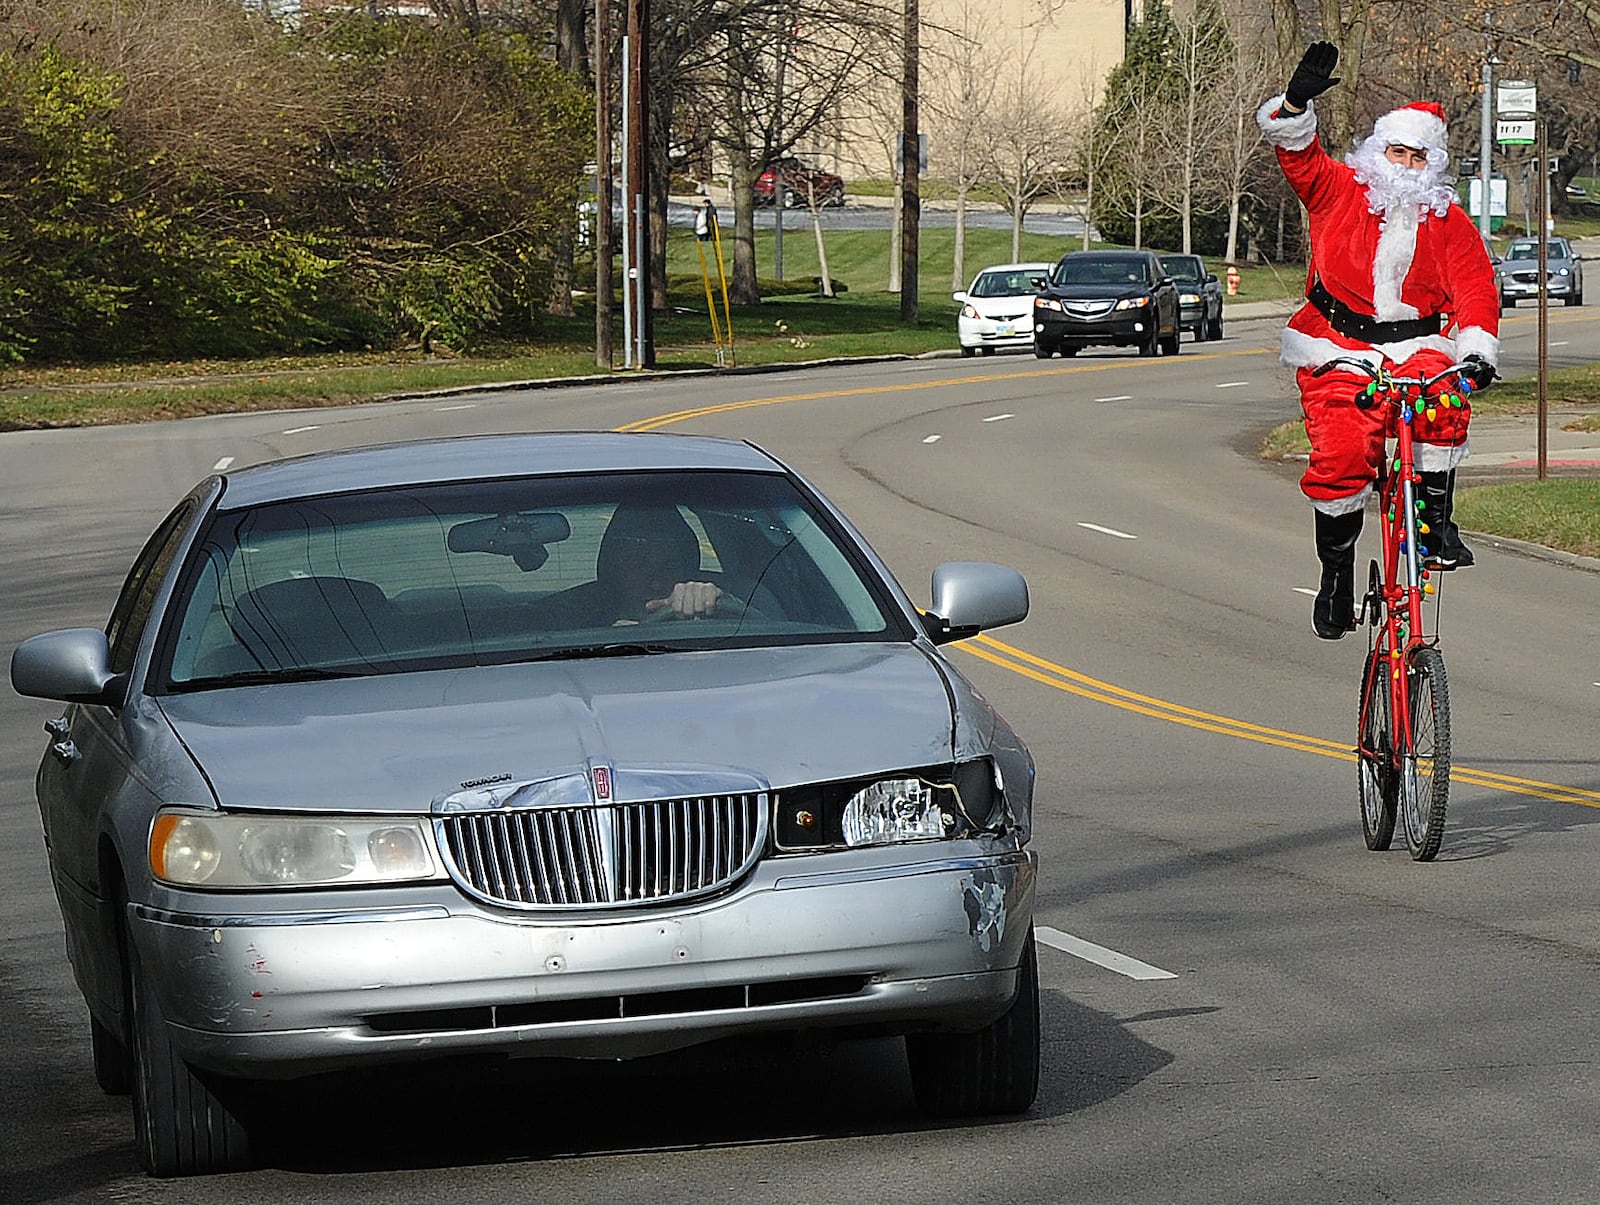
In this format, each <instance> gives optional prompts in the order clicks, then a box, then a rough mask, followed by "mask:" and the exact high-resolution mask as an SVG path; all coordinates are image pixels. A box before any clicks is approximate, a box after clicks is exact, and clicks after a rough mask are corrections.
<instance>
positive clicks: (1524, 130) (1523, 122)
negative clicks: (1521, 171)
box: [1494, 117, 1534, 146]
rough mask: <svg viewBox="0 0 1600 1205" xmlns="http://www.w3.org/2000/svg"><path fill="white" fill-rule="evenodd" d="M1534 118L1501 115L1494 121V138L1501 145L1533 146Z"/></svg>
mask: <svg viewBox="0 0 1600 1205" xmlns="http://www.w3.org/2000/svg"><path fill="white" fill-rule="evenodd" d="M1533 127H1534V118H1532V117H1513V118H1505V117H1501V118H1498V119H1496V121H1495V123H1494V140H1495V141H1496V142H1498V143H1499V144H1500V145H1501V146H1532V145H1533V139H1534V129H1533Z"/></svg>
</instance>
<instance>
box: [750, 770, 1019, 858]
mask: <svg viewBox="0 0 1600 1205" xmlns="http://www.w3.org/2000/svg"><path fill="white" fill-rule="evenodd" d="M1004 794H1005V791H1004V787H1003V785H1002V784H1001V782H1000V778H999V772H998V770H997V769H996V767H995V765H994V763H993V762H992V761H990V760H989V759H988V758H978V759H976V760H973V761H969V762H962V763H960V764H958V765H954V766H949V765H946V766H929V767H925V768H923V769H920V770H899V771H895V772H893V773H887V774H880V775H875V776H873V777H871V778H857V779H851V780H847V781H843V782H828V783H814V784H810V785H806V786H799V787H790V788H787V789H785V790H782V791H779V792H778V793H777V798H776V800H775V801H774V809H775V817H774V825H773V831H774V835H775V837H776V839H777V845H778V849H779V851H780V852H785V853H798V852H803V851H814V850H823V849H841V848H859V847H862V846H870V845H893V844H899V843H902V842H907V841H934V840H939V839H941V838H959V837H969V836H972V835H974V834H976V833H980V832H994V831H999V829H998V827H997V826H1004V825H1005V824H1006V823H1007V821H1008V815H1009V813H1008V812H1007V811H1006V808H1005V804H1004Z"/></svg>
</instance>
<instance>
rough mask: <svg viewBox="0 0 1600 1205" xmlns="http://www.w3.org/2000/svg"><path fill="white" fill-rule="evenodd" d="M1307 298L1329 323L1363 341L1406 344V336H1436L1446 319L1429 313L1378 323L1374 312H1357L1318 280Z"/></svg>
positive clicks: (1344, 334) (1350, 337)
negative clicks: (1423, 315) (1420, 316)
mask: <svg viewBox="0 0 1600 1205" xmlns="http://www.w3.org/2000/svg"><path fill="white" fill-rule="evenodd" d="M1306 300H1307V301H1309V302H1310V303H1311V304H1312V305H1314V306H1316V307H1317V312H1318V313H1320V314H1321V315H1322V316H1323V317H1324V318H1326V319H1327V320H1328V324H1329V325H1330V326H1332V327H1333V329H1334V330H1336V331H1338V332H1339V333H1340V334H1341V335H1343V336H1344V337H1345V338H1346V339H1359V340H1361V342H1363V343H1404V342H1405V341H1406V340H1407V339H1423V338H1426V337H1427V336H1429V335H1437V334H1438V333H1439V331H1440V329H1441V327H1442V325H1443V322H1444V318H1443V316H1442V315H1440V314H1429V315H1428V316H1427V317H1426V318H1407V319H1405V320H1403V321H1400V322H1379V321H1378V320H1377V319H1376V318H1374V317H1373V316H1372V315H1371V314H1362V313H1358V312H1357V311H1355V310H1352V309H1351V308H1350V307H1349V306H1347V305H1346V304H1345V303H1344V302H1342V301H1340V300H1339V299H1338V298H1337V297H1335V296H1334V295H1333V294H1332V293H1330V292H1328V290H1327V288H1326V287H1325V286H1324V285H1323V283H1322V282H1321V281H1320V280H1319V281H1316V282H1315V283H1313V284H1312V286H1311V288H1310V289H1309V290H1307V292H1306Z"/></svg>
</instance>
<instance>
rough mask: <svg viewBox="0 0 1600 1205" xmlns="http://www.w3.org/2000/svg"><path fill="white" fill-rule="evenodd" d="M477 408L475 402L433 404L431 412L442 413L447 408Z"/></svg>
mask: <svg viewBox="0 0 1600 1205" xmlns="http://www.w3.org/2000/svg"><path fill="white" fill-rule="evenodd" d="M477 408H478V403H477V402H466V403H463V404H462V405H460V406H435V407H434V408H433V412H434V413H435V414H444V413H445V412H446V411H448V410H476V409H477Z"/></svg>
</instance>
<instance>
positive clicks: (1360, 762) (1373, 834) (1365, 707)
mask: <svg viewBox="0 0 1600 1205" xmlns="http://www.w3.org/2000/svg"><path fill="white" fill-rule="evenodd" d="M1388 661H1389V659H1388V656H1387V655H1386V654H1385V653H1384V651H1383V649H1382V648H1381V647H1378V648H1374V649H1373V650H1372V653H1371V655H1370V656H1368V658H1367V666H1366V669H1365V670H1364V671H1362V674H1361V698H1360V700H1359V703H1358V710H1357V712H1356V717H1357V718H1356V789H1357V791H1358V793H1359V798H1360V800H1361V835H1362V836H1363V837H1364V838H1365V839H1366V842H1367V848H1368V849H1373V850H1385V849H1388V848H1389V846H1390V845H1391V844H1392V843H1393V841H1394V822H1395V796H1396V791H1397V788H1398V786H1399V779H1398V778H1397V776H1396V775H1395V770H1394V755H1393V752H1392V746H1393V740H1392V738H1391V736H1390V731H1391V730H1390V726H1389V680H1388Z"/></svg>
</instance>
